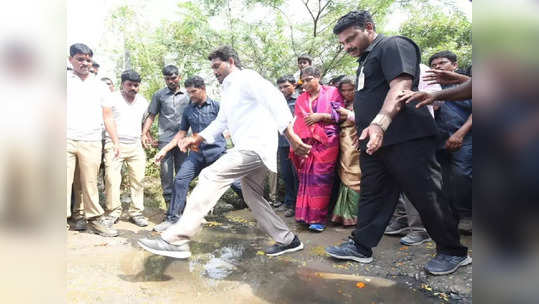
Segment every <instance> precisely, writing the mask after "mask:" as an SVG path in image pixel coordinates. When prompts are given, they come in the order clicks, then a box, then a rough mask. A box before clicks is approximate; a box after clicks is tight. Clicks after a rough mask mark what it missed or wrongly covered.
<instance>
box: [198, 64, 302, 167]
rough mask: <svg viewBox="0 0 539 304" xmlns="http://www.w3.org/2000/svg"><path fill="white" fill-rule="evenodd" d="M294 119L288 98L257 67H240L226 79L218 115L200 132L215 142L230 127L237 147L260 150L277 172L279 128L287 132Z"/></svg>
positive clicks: (261, 154) (267, 162)
mask: <svg viewBox="0 0 539 304" xmlns="http://www.w3.org/2000/svg"><path fill="white" fill-rule="evenodd" d="M291 121H292V114H290V109H289V108H288V105H287V103H286V99H285V98H284V96H283V94H281V92H280V91H279V90H278V89H277V88H276V87H274V86H273V85H272V84H271V83H270V82H269V81H267V80H266V79H264V78H262V76H260V75H259V74H258V73H257V72H255V71H253V70H237V71H234V72H232V73H230V74H229V75H228V76H227V77H226V78H225V79H224V81H223V94H222V99H221V108H220V110H219V114H218V115H217V118H216V119H215V120H214V121H213V122H212V123H211V124H210V125H209V126H208V127H207V128H206V129H204V130H203V131H202V132H200V133H199V135H200V136H202V137H203V138H204V140H205V141H206V142H208V143H213V142H214V140H215V137H216V136H218V135H219V134H222V133H223V131H224V130H225V129H228V130H229V131H230V137H231V139H232V142H233V143H234V149H238V150H249V151H254V152H256V153H257V154H258V155H259V156H260V158H261V159H262V161H263V162H264V165H266V167H267V168H268V169H269V170H271V171H273V172H277V131H278V132H279V133H281V134H283V132H284V131H285V129H286V128H287V127H288V125H289V124H290V122H291Z"/></svg>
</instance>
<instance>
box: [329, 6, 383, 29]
mask: <svg viewBox="0 0 539 304" xmlns="http://www.w3.org/2000/svg"><path fill="white" fill-rule="evenodd" d="M367 23H371V24H372V28H373V29H374V30H376V25H375V24H374V21H373V20H372V16H371V13H369V12H368V11H365V10H362V11H351V12H348V14H346V15H344V16H342V17H341V18H339V20H338V21H337V23H336V24H335V26H334V27H333V33H334V34H335V35H339V34H340V33H341V32H343V31H344V30H345V29H347V28H349V27H351V26H357V27H359V28H360V29H364V28H365V26H366V25H367Z"/></svg>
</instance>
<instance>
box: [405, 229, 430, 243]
mask: <svg viewBox="0 0 539 304" xmlns="http://www.w3.org/2000/svg"><path fill="white" fill-rule="evenodd" d="M429 241H432V239H431V238H430V236H429V234H428V233H427V232H425V231H412V232H410V233H408V234H407V235H405V236H403V237H401V244H403V245H406V246H415V245H421V244H423V243H425V242H429Z"/></svg>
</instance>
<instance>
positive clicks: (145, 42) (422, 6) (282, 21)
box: [104, 0, 472, 177]
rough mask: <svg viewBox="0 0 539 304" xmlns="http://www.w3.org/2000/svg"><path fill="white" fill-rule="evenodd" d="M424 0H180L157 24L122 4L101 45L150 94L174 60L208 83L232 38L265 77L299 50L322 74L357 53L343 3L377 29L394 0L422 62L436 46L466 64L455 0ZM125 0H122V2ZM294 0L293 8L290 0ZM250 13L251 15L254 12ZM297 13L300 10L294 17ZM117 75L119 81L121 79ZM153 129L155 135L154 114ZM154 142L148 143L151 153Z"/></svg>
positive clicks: (351, 66)
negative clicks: (344, 42) (342, 32)
mask: <svg viewBox="0 0 539 304" xmlns="http://www.w3.org/2000/svg"><path fill="white" fill-rule="evenodd" d="M431 2H432V1H428V0H415V1H410V0H340V1H334V0H319V1H315V0H200V1H188V2H184V1H181V2H179V4H178V9H179V14H178V18H177V19H175V20H174V21H167V22H162V23H161V24H160V26H158V27H157V28H151V27H149V26H147V24H145V23H144V18H143V15H142V14H143V12H144V10H143V9H141V8H138V7H136V6H135V5H132V3H131V2H129V5H128V4H126V5H123V6H120V7H118V8H116V9H115V10H114V11H112V12H111V14H110V17H109V18H108V20H107V26H108V29H109V40H110V41H107V43H105V45H107V44H110V45H114V47H109V48H108V49H107V47H105V48H104V49H105V52H106V53H108V54H110V57H112V58H113V59H114V62H116V68H115V71H114V72H115V75H120V73H121V71H122V70H124V69H125V68H126V67H131V68H133V69H135V70H137V71H138V72H139V73H140V74H141V76H142V77H143V82H142V85H141V91H140V92H141V94H143V95H144V96H145V97H146V99H148V100H151V96H152V95H153V93H154V92H155V91H157V90H158V89H160V88H162V87H163V86H164V81H163V78H162V75H161V69H162V68H163V67H164V66H165V65H166V64H175V65H177V66H178V68H179V69H180V73H181V74H182V78H183V79H184V80H185V79H187V78H188V77H190V76H193V75H195V74H198V75H201V76H203V77H205V78H206V82H207V83H208V86H207V87H208V90H210V95H211V96H213V97H216V98H217V97H218V96H216V95H217V94H218V93H217V91H213V92H212V91H211V90H213V89H212V88H214V87H215V83H216V81H215V79H213V75H212V73H211V70H210V69H209V62H208V60H207V55H208V53H209V52H210V51H211V50H213V49H214V48H216V47H218V46H220V45H224V44H229V45H232V46H233V47H234V48H235V49H236V50H237V51H238V53H239V55H240V58H241V60H242V62H243V64H244V66H246V67H248V68H251V69H254V70H256V71H258V72H259V73H260V74H261V75H262V76H264V77H265V78H267V79H268V80H270V81H275V79H277V78H278V77H279V76H282V75H284V74H294V73H295V72H296V71H297V62H296V58H297V56H299V55H300V54H303V53H308V54H310V55H311V56H312V57H313V58H314V64H315V65H319V66H320V67H321V70H322V74H323V76H324V75H325V78H326V80H327V79H329V78H330V77H332V76H335V75H340V74H347V75H353V74H354V73H355V70H356V68H357V62H356V59H355V58H352V57H350V56H348V55H347V54H346V53H345V52H344V50H343V48H342V46H341V45H340V44H339V43H338V40H337V37H336V36H335V35H334V34H333V32H332V31H333V26H334V25H335V22H336V21H337V20H338V18H339V17H340V16H342V15H344V14H346V13H347V12H348V11H351V10H361V9H366V10H369V11H370V12H371V14H372V15H373V18H374V21H375V23H376V27H377V31H378V32H382V33H386V32H385V31H384V26H385V23H386V22H387V21H388V20H390V18H392V15H391V14H392V13H393V12H394V10H395V8H405V9H407V10H408V11H409V12H410V15H409V16H410V17H409V18H408V20H407V21H406V22H405V23H404V24H403V25H402V26H401V28H400V29H399V31H398V32H397V33H388V34H400V35H405V36H408V37H410V38H411V39H413V40H414V41H416V42H417V43H418V45H419V46H420V48H421V50H422V53H423V58H422V59H423V62H425V63H427V59H428V57H430V56H431V55H432V54H433V53H435V52H437V51H440V50H445V49H448V50H451V51H453V52H455V53H456V54H457V55H458V56H459V64H460V66H461V67H466V66H468V65H470V64H471V55H472V46H471V23H470V22H469V21H468V20H467V19H466V17H465V16H464V15H463V14H462V13H461V12H459V11H458V10H457V9H456V8H455V7H454V5H452V4H451V3H452V1H450V0H441V1H437V3H441V4H438V6H434V5H432V4H431ZM126 3H127V2H126ZM440 5H443V7H442V8H443V9H440V8H441V6H440ZM292 7H293V10H291V8H292ZM253 16H254V17H253ZM298 16H300V17H298ZM118 83H119V82H118ZM151 133H152V135H153V137H154V138H157V122H156V121H154V125H153V126H152V129H151ZM156 152H157V149H156V148H152V149H150V150H148V151H147V154H148V157H149V159H151V158H153V156H154V155H155V153H156ZM146 174H147V175H149V176H154V177H156V176H158V175H159V168H158V166H157V165H156V164H154V163H153V162H150V161H148V163H147V167H146Z"/></svg>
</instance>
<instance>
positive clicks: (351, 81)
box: [337, 75, 355, 92]
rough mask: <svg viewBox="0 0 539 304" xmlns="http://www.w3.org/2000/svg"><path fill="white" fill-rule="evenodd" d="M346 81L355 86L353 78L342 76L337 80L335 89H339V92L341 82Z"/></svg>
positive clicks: (344, 82) (345, 82)
mask: <svg viewBox="0 0 539 304" xmlns="http://www.w3.org/2000/svg"><path fill="white" fill-rule="evenodd" d="M343 76H344V75H343ZM347 83H348V84H351V85H352V86H355V84H354V79H352V77H349V76H344V77H343V78H342V79H341V80H339V82H337V89H339V92H340V91H341V89H342V86H343V84H347Z"/></svg>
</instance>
